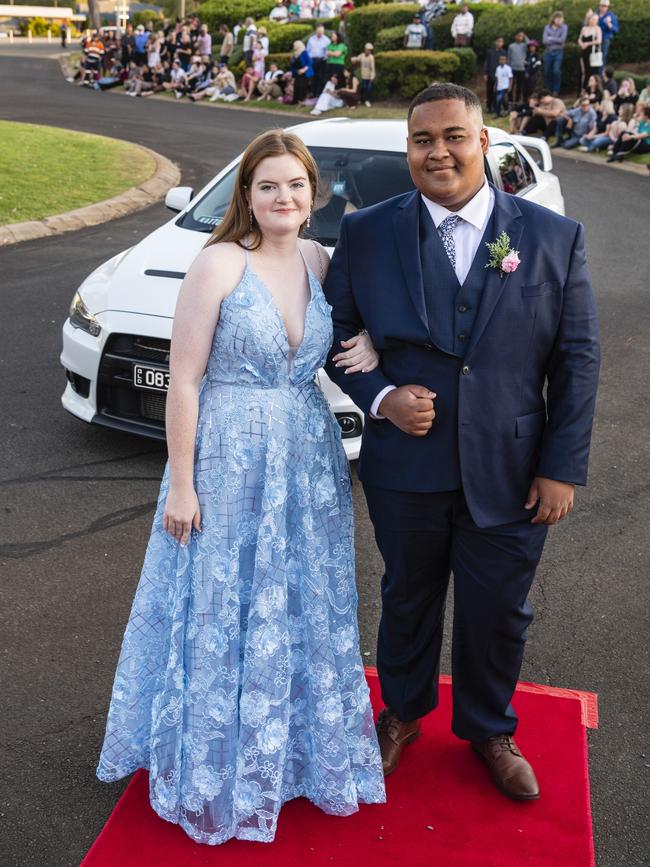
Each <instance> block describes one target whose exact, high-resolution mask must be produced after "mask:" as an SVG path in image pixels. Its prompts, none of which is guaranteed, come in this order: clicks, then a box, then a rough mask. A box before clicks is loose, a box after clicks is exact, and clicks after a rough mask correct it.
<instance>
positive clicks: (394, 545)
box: [364, 485, 547, 741]
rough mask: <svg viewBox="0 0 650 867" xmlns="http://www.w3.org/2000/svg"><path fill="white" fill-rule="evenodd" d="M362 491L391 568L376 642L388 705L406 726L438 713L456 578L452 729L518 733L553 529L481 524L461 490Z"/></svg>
mask: <svg viewBox="0 0 650 867" xmlns="http://www.w3.org/2000/svg"><path fill="white" fill-rule="evenodd" d="M364 493H365V496H366V501H367V503H368V510H369V513H370V519H371V521H372V523H373V526H374V529H375V538H376V540H377V546H378V548H379V551H380V553H381V555H382V557H383V559H384V564H385V569H386V572H385V574H384V576H383V578H382V588H381V591H382V615H381V623H380V627H379V639H378V645H377V669H378V672H379V680H380V683H381V691H382V698H383V700H384V703H385V704H386V705H387V706H389V707H391V708H393V709H394V710H395V712H396V713H397V715H398V717H399V718H400V719H401V720H402V721H403V722H410V721H411V720H414V719H418V718H420V717H423V716H425V715H426V714H427V713H429V712H430V711H431V710H433V708H435V707H436V706H437V704H438V674H439V670H440V651H441V646H442V633H443V624H444V616H445V602H446V596H447V587H448V584H449V578H450V574H451V573H452V572H453V575H454V623H453V632H452V680H453V687H452V690H453V719H452V730H453V731H454V733H455V734H456V735H458V737H460V738H464V739H467V740H471V741H482V740H485V739H486V738H488V737H491V736H492V735H496V734H506V733H508V734H512V733H513V732H514V731H515V728H516V726H517V716H516V714H515V712H514V710H513V708H512V706H511V704H510V700H511V698H512V694H513V692H514V689H515V685H516V683H517V678H518V677H519V672H520V669H521V663H522V659H523V652H524V645H525V642H526V630H527V627H528V625H529V624H530V622H531V620H532V616H533V612H532V608H531V607H530V605H529V603H528V601H527V596H528V592H529V590H530V586H531V584H532V581H533V578H534V576H535V570H536V568H537V564H538V563H539V559H540V557H541V555H542V549H543V547H544V541H545V539H546V533H547V527H546V526H545V525H544V524H534V525H533V524H531V523H530V518H527V519H526V520H524V521H518V522H516V523H513V524H503V525H501V526H498V527H489V528H485V529H482V528H480V527H477V526H476V524H475V523H474V521H473V520H472V517H471V515H470V513H469V511H468V508H467V504H466V502H465V497H464V495H463V492H462V491H445V492H442V493H409V492H402V491H389V490H385V489H383V488H376V487H370V486H368V485H365V486H364ZM522 505H523V504H522ZM533 514H534V511H533V510H531V515H530V517H531V518H532V517H533Z"/></svg>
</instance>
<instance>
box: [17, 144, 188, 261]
mask: <svg viewBox="0 0 650 867" xmlns="http://www.w3.org/2000/svg"><path fill="white" fill-rule="evenodd" d="M102 138H108V136H102ZM129 144H131V142H129ZM133 147H137V148H140V150H143V151H145V153H148V154H149V155H150V156H151V157H152V158H153V160H154V163H155V168H154V172H153V174H152V175H151V177H150V178H149V179H148V180H146V181H143V182H142V183H141V184H140V185H139V186H137V187H130V189H128V190H125V191H124V192H123V193H120V194H119V195H118V196H113V197H112V198H111V199H104V201H103V202H95V203H94V204H92V205H85V206H84V207H83V208H75V210H73V211H67V212H66V213H64V214H56V215H54V216H52V217H44V218H43V219H42V220H29V221H27V222H24V223H12V224H10V225H8V226H0V247H6V246H8V245H9V244H19V243H21V242H22V241H33V240H36V239H37V238H47V237H49V236H51V235H61V234H63V232H74V231H77V230H78V229H84V228H86V227H87V226H98V225H99V224H100V223H106V222H108V221H109V220H114V219H116V218H117V217H125V216H126V215H127V214H132V213H134V212H135V211H141V210H143V208H147V207H149V206H150V205H153V204H154V203H155V202H158V201H160V199H162V198H164V197H165V195H166V193H167V191H168V190H169V189H171V187H175V186H176V185H177V184H178V182H179V181H180V178H181V173H180V169H179V168H178V166H177V165H176V164H175V163H173V162H171V160H168V159H167V158H166V157H164V156H162V155H161V154H159V153H157V152H156V151H153V150H151V149H150V148H146V147H143V146H142V145H133Z"/></svg>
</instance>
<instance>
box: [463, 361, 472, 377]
mask: <svg viewBox="0 0 650 867" xmlns="http://www.w3.org/2000/svg"><path fill="white" fill-rule="evenodd" d="M460 372H461V373H462V374H463V376H467V374H468V373H471V372H472V368H471V367H470V366H469V364H465V365H464V366H463V368H462V370H461V371H460Z"/></svg>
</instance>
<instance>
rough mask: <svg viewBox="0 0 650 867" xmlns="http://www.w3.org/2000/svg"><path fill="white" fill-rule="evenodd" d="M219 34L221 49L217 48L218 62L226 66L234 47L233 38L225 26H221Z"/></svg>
mask: <svg viewBox="0 0 650 867" xmlns="http://www.w3.org/2000/svg"><path fill="white" fill-rule="evenodd" d="M219 33H221V35H222V37H223V38H222V40H221V47H220V48H219V60H220V62H221V63H225V64H226V66H228V63H229V61H230V55H231V54H232V52H233V49H234V47H235V37H234V36H233V34H232V33H231V32H230V28H229V27H228V25H227V24H222V25H221V27H220V28H219Z"/></svg>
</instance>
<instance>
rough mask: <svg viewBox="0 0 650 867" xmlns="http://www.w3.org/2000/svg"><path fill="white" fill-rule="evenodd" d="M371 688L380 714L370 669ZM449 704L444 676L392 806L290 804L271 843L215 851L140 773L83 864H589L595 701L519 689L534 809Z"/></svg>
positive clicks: (391, 792) (392, 790) (394, 786)
mask: <svg viewBox="0 0 650 867" xmlns="http://www.w3.org/2000/svg"><path fill="white" fill-rule="evenodd" d="M368 681H369V683H370V687H371V691H372V698H373V704H374V705H375V707H377V705H380V704H381V701H380V699H379V689H378V682H377V677H376V674H375V672H374V671H372V670H369V671H368ZM450 703H451V689H450V686H449V678H444V677H443V678H442V686H441V701H440V707H439V708H438V710H437V711H436V712H434V713H432V714H430V715H429V716H428V717H427V719H426V720H425V721H424V724H423V728H422V735H421V737H420V739H419V740H418V741H417V743H416V744H414V745H413V746H411V747H410V748H408V749H407V750H406V751H405V753H404V756H403V758H402V763H401V766H400V768H399V771H398V772H397V773H396V774H395V775H393V776H392V777H390V778H389V779H388V780H387V794H388V803H387V804H383V805H380V806H364V807H362V808H361V810H360V811H359V813H357V814H355V815H354V816H350V817H346V818H341V817H334V816H326V815H324V814H323V813H321V812H320V810H318V809H317V808H316V807H313V806H312V805H311V804H310V803H309V802H307V801H305V800H304V799H298V800H295V801H291V802H289V803H288V804H287V805H286V806H285V807H284V808H283V810H282V813H281V815H280V821H279V822H278V831H277V834H276V838H275V842H274V843H271V844H265V843H250V842H242V841H240V840H231V841H229V842H228V843H226V844H225V845H222V846H214V847H212V846H210V847H208V846H201V845H199V844H198V843H194V842H193V841H192V840H190V838H189V837H187V836H186V834H185V833H184V832H183V831H181V829H180V828H178V827H177V826H176V825H172V824H170V823H168V822H165V821H164V820H162V819H160V818H159V817H158V816H157V815H156V814H155V813H154V811H153V810H152V809H151V807H150V806H149V800H148V775H147V773H146V772H145V771H138V772H137V773H136V774H135V776H134V777H133V779H132V780H131V783H130V784H129V786H128V788H127V790H126V792H125V793H124V795H123V796H122V798H121V799H120V801H119V802H118V804H117V806H116V807H115V810H114V811H113V813H112V815H111V816H110V818H109V820H108V822H107V823H106V825H105V827H104V829H103V830H102V832H101V834H100V835H99V837H98V838H97V840H96V841H95V843H94V845H93V847H92V848H91V850H90V852H89V853H88V855H87V856H86V858H85V859H84V861H83V864H82V867H159V865H160V867H162V865H165V867H194V865H214V867H221V865H224V867H229V865H237V867H294V865H295V867H298V865H300V867H303V865H307V867H311V865H319V867H320V865H344V867H348V865H349V867H353V865H354V867H359V865H366V864H373V865H397V867H425V865H426V867H433V865H442V867H524V865H535V867H550V865H552V867H593V865H594V863H595V862H594V855H593V845H592V834H591V811H590V804H589V772H588V767H587V736H586V727H591V728H595V727H596V726H597V705H596V696H595V695H593V694H590V693H580V692H575V691H573V690H563V689H555V688H553V687H543V686H538V685H536V684H525V683H522V684H520V685H519V687H518V688H517V692H516V695H515V698H514V701H513V704H514V706H515V708H516V709H517V712H518V714H519V717H520V719H521V720H522V722H521V724H520V727H519V730H518V732H517V742H518V743H519V746H520V747H521V748H522V751H523V752H524V754H525V755H526V756H527V757H528V758H529V759H530V760H531V762H532V763H533V765H534V767H535V769H536V772H537V776H538V779H539V783H540V787H541V790H542V797H541V798H540V800H539V801H534V802H528V803H518V802H513V801H510V800H508V799H507V798H504V797H503V796H502V795H500V794H499V792H497V791H496V789H494V788H493V786H492V784H491V783H490V781H489V778H488V775H487V771H486V769H485V767H484V766H483V765H482V763H481V762H480V760H479V759H478V758H477V757H476V756H474V754H473V753H472V752H471V750H470V749H469V747H468V745H467V744H465V743H463V742H461V741H459V740H458V739H457V738H455V737H454V736H453V735H452V734H451V732H450V718H451V708H450Z"/></svg>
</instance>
